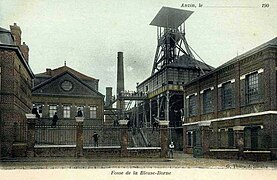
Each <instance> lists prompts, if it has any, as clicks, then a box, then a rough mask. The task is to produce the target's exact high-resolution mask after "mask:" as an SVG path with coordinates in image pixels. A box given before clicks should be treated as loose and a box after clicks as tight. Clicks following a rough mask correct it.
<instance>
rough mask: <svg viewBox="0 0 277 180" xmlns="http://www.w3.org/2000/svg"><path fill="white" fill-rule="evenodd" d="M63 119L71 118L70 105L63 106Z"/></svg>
mask: <svg viewBox="0 0 277 180" xmlns="http://www.w3.org/2000/svg"><path fill="white" fill-rule="evenodd" d="M63 118H70V105H63Z"/></svg>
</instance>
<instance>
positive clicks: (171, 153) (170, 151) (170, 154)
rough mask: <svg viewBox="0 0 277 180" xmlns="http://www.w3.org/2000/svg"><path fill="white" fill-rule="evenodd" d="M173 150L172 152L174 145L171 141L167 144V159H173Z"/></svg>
mask: <svg viewBox="0 0 277 180" xmlns="http://www.w3.org/2000/svg"><path fill="white" fill-rule="evenodd" d="M173 150H174V144H173V142H172V141H171V143H170V144H169V158H171V159H173Z"/></svg>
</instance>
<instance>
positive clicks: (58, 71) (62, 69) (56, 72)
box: [35, 66, 98, 80]
mask: <svg viewBox="0 0 277 180" xmlns="http://www.w3.org/2000/svg"><path fill="white" fill-rule="evenodd" d="M64 72H70V73H71V74H73V75H75V76H76V77H78V78H80V79H82V80H98V79H95V78H93V77H89V76H86V75H84V74H82V73H80V72H78V71H76V70H74V69H72V68H70V67H68V66H62V67H59V68H56V69H52V70H51V75H49V74H47V72H43V73H39V74H36V75H35V76H36V77H49V78H50V77H54V76H57V75H59V74H62V73H64Z"/></svg>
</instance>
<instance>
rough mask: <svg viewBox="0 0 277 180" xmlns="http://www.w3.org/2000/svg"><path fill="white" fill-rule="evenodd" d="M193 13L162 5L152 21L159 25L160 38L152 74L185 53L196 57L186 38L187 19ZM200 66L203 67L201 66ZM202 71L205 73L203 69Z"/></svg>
mask: <svg viewBox="0 0 277 180" xmlns="http://www.w3.org/2000/svg"><path fill="white" fill-rule="evenodd" d="M192 13H193V11H188V10H181V9H176V8H170V7H162V8H161V9H160V11H159V12H158V14H157V15H156V16H155V18H154V19H153V20H152V22H151V23H150V25H153V26H156V27H157V40H158V43H157V48H156V54H155V58H154V64H153V68H152V74H151V75H153V74H155V73H156V72H158V71H159V70H160V69H162V68H163V67H164V66H166V65H168V64H170V63H172V62H174V61H176V60H177V59H179V57H180V56H183V55H185V56H190V57H191V58H193V59H195V57H194V55H193V53H192V52H194V51H193V50H192V49H191V47H190V46H189V45H188V43H187V40H186V38H185V34H186V33H185V21H186V20H187V19H188V18H189V17H190V15H191V14H192ZM195 54H196V53H195ZM196 55H197V54H196ZM199 58H200V57H199ZM200 59H201V58H200ZM199 68H200V69H201V67H200V66H199ZM201 72H202V73H203V74H204V71H203V70H202V69H201Z"/></svg>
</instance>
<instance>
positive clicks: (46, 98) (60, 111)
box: [32, 65, 104, 125]
mask: <svg viewBox="0 0 277 180" xmlns="http://www.w3.org/2000/svg"><path fill="white" fill-rule="evenodd" d="M98 82H99V80H98V79H95V78H92V77H89V76H86V75H84V74H82V73H80V72H78V71H75V70H74V69H72V68H70V67H68V66H66V65H64V66H62V67H59V68H56V69H53V70H51V69H46V72H43V73H40V74H36V75H35V80H34V88H33V89H32V102H33V105H34V106H35V107H36V108H37V110H38V113H39V114H40V116H41V118H40V123H41V124H43V125H50V124H51V122H52V121H51V120H52V117H53V115H54V113H55V112H57V115H58V117H59V121H58V123H57V124H58V125H65V124H75V116H76V114H77V110H78V108H80V109H81V110H82V112H83V115H84V118H85V122H84V123H85V125H102V124H103V111H104V110H103V107H104V95H102V94H101V93H99V92H98Z"/></svg>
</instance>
